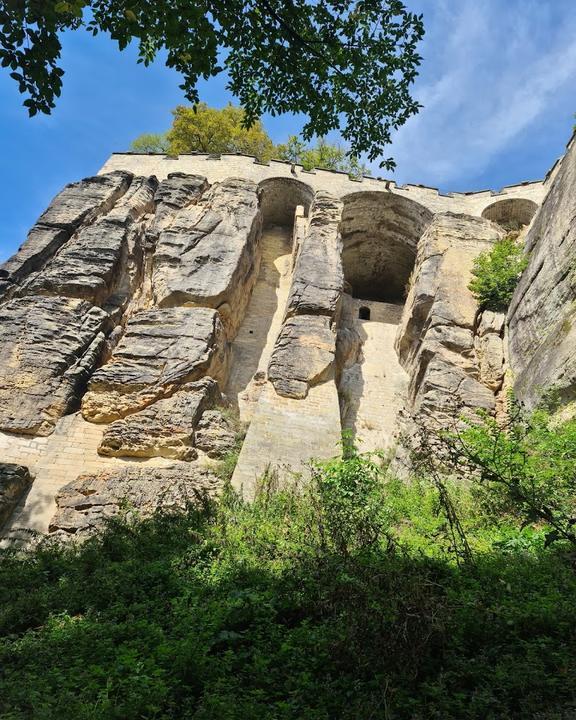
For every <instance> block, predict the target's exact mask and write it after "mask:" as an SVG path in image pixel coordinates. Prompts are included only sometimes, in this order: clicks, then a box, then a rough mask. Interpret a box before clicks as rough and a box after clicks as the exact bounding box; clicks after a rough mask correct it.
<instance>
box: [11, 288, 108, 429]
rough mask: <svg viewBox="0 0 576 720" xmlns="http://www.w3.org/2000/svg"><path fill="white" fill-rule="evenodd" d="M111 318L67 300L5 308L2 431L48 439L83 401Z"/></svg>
mask: <svg viewBox="0 0 576 720" xmlns="http://www.w3.org/2000/svg"><path fill="white" fill-rule="evenodd" d="M107 318H108V315H107V314H106V313H105V312H104V311H103V310H101V309H100V308H96V307H94V306H93V305H91V304H90V303H88V302H86V301H83V300H78V299H70V298H62V297H41V296H36V297H32V296H29V297H23V298H17V299H14V300H10V301H9V302H7V303H6V304H5V305H1V306H0V337H1V338H2V342H1V344H0V429H2V430H7V431H10V432H18V433H26V434H34V435H49V434H50V433H51V432H52V430H53V429H54V424H55V423H56V421H57V420H58V419H59V418H60V417H62V415H64V414H65V413H66V412H68V411H69V410H70V409H71V408H73V407H74V406H75V405H76V404H77V403H78V401H79V398H80V394H81V393H82V391H83V389H84V387H85V384H86V382H87V380H88V377H89V375H90V373H91V371H92V370H93V368H94V366H95V365H96V362H97V361H98V359H99V356H100V351H101V349H102V346H103V343H104V334H103V332H102V329H103V327H104V325H105V323H106V320H107Z"/></svg>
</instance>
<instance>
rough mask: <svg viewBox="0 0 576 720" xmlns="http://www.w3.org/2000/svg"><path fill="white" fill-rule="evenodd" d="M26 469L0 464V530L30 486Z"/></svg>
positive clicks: (9, 464)
mask: <svg viewBox="0 0 576 720" xmlns="http://www.w3.org/2000/svg"><path fill="white" fill-rule="evenodd" d="M32 480H33V478H32V476H31V475H30V471H29V470H28V468H27V467H24V466H23V465H14V464H12V463H0V528H2V525H4V523H5V522H6V520H8V518H9V517H10V515H11V514H12V511H13V510H14V508H15V507H16V505H17V504H18V502H19V501H20V499H21V498H22V497H23V496H24V493H25V492H26V491H27V490H28V488H29V487H30V485H31V484H32Z"/></svg>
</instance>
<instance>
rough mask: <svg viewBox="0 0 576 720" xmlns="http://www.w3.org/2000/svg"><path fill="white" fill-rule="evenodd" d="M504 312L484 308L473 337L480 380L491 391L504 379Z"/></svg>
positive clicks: (498, 387) (496, 389) (496, 388)
mask: <svg viewBox="0 0 576 720" xmlns="http://www.w3.org/2000/svg"><path fill="white" fill-rule="evenodd" d="M505 319H506V318H505V315H504V313H496V312H491V311H489V310H485V311H484V312H483V313H482V315H481V316H480V321H479V323H478V327H477V328H476V334H475V338H474V346H475V348H476V356H477V358H478V364H479V368H480V380H481V382H482V383H483V384H484V385H486V387H489V388H490V389H491V390H492V391H493V392H497V391H498V390H500V388H501V387H502V381H503V379H504V339H503V335H504V322H505Z"/></svg>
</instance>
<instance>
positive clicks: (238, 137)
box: [130, 103, 366, 177]
mask: <svg viewBox="0 0 576 720" xmlns="http://www.w3.org/2000/svg"><path fill="white" fill-rule="evenodd" d="M172 115H173V116H174V120H173V121H172V127H171V128H170V129H169V130H168V131H167V132H165V133H144V134H143V135H140V136H139V137H137V138H136V139H135V140H133V141H132V143H131V144H130V150H132V151H133V152H161V153H162V152H163V153H169V154H171V155H178V154H180V153H189V152H200V153H236V152H240V153H244V154H246V155H254V156H255V157H257V158H258V159H259V160H262V161H267V160H270V159H271V158H276V159H277V160H287V161H289V162H293V163H298V164H301V165H302V166H303V167H304V169H305V170H312V169H313V168H324V169H326V170H341V171H342V172H347V173H349V174H350V175H352V176H353V177H360V176H362V175H363V174H364V173H365V170H366V168H365V166H364V165H362V164H361V163H360V162H359V161H358V160H357V159H356V158H354V157H349V156H348V155H347V153H346V150H345V149H344V148H342V147H340V146H339V145H333V144H330V143H328V142H327V141H326V140H325V139H324V138H319V139H318V141H317V143H316V145H308V146H307V145H306V144H305V143H303V142H302V141H301V140H300V139H299V138H298V137H297V136H296V135H290V137H289V138H288V141H287V142H286V143H282V144H280V145H274V143H273V142H272V140H271V138H270V136H269V135H268V133H267V132H266V130H265V129H264V127H263V125H262V123H261V122H260V120H256V121H255V122H254V124H253V125H252V126H251V127H249V128H247V127H246V126H245V123H244V119H245V113H244V110H242V108H239V107H236V106H234V105H232V104H231V103H229V104H228V105H226V107H224V108H222V109H221V110H219V109H217V108H212V107H208V105H206V103H198V105H197V106H196V107H195V108H192V107H185V106H184V105H179V106H178V107H177V108H176V109H174V110H172Z"/></svg>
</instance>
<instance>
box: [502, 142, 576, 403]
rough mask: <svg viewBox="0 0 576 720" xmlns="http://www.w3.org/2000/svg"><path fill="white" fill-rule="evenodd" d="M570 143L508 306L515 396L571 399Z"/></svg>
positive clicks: (575, 179)
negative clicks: (526, 263) (527, 258)
mask: <svg viewBox="0 0 576 720" xmlns="http://www.w3.org/2000/svg"><path fill="white" fill-rule="evenodd" d="M575 193H576V142H574V141H572V144H571V146H570V148H569V150H568V152H567V153H566V155H565V156H564V158H563V160H562V163H561V165H560V169H559V171H558V173H557V175H556V177H555V179H554V181H553V183H552V187H551V188H550V192H549V193H548V195H547V197H546V198H545V200H544V202H543V204H542V207H541V208H540V211H539V212H538V214H537V215H536V217H535V218H534V221H533V223H532V226H531V227H530V229H529V231H528V233H527V236H526V243H525V250H526V252H527V253H528V255H529V263H528V267H527V268H526V270H525V271H524V273H523V275H522V277H521V279H520V282H519V283H518V287H517V288H516V292H515V293H514V297H513V298H512V302H511V303H510V307H509V310H508V337H509V351H510V367H511V370H512V372H513V375H514V391H515V393H516V396H517V397H518V399H519V400H521V401H522V402H524V403H525V404H526V405H527V406H528V407H530V408H532V407H534V406H535V405H536V404H537V403H538V402H539V401H540V399H541V398H542V397H543V396H545V395H547V394H552V395H554V396H556V398H557V399H558V400H559V401H560V402H562V403H567V402H570V401H574V400H575V399H576V352H575V349H576V302H575V301H576V203H575V201H574V197H575Z"/></svg>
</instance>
